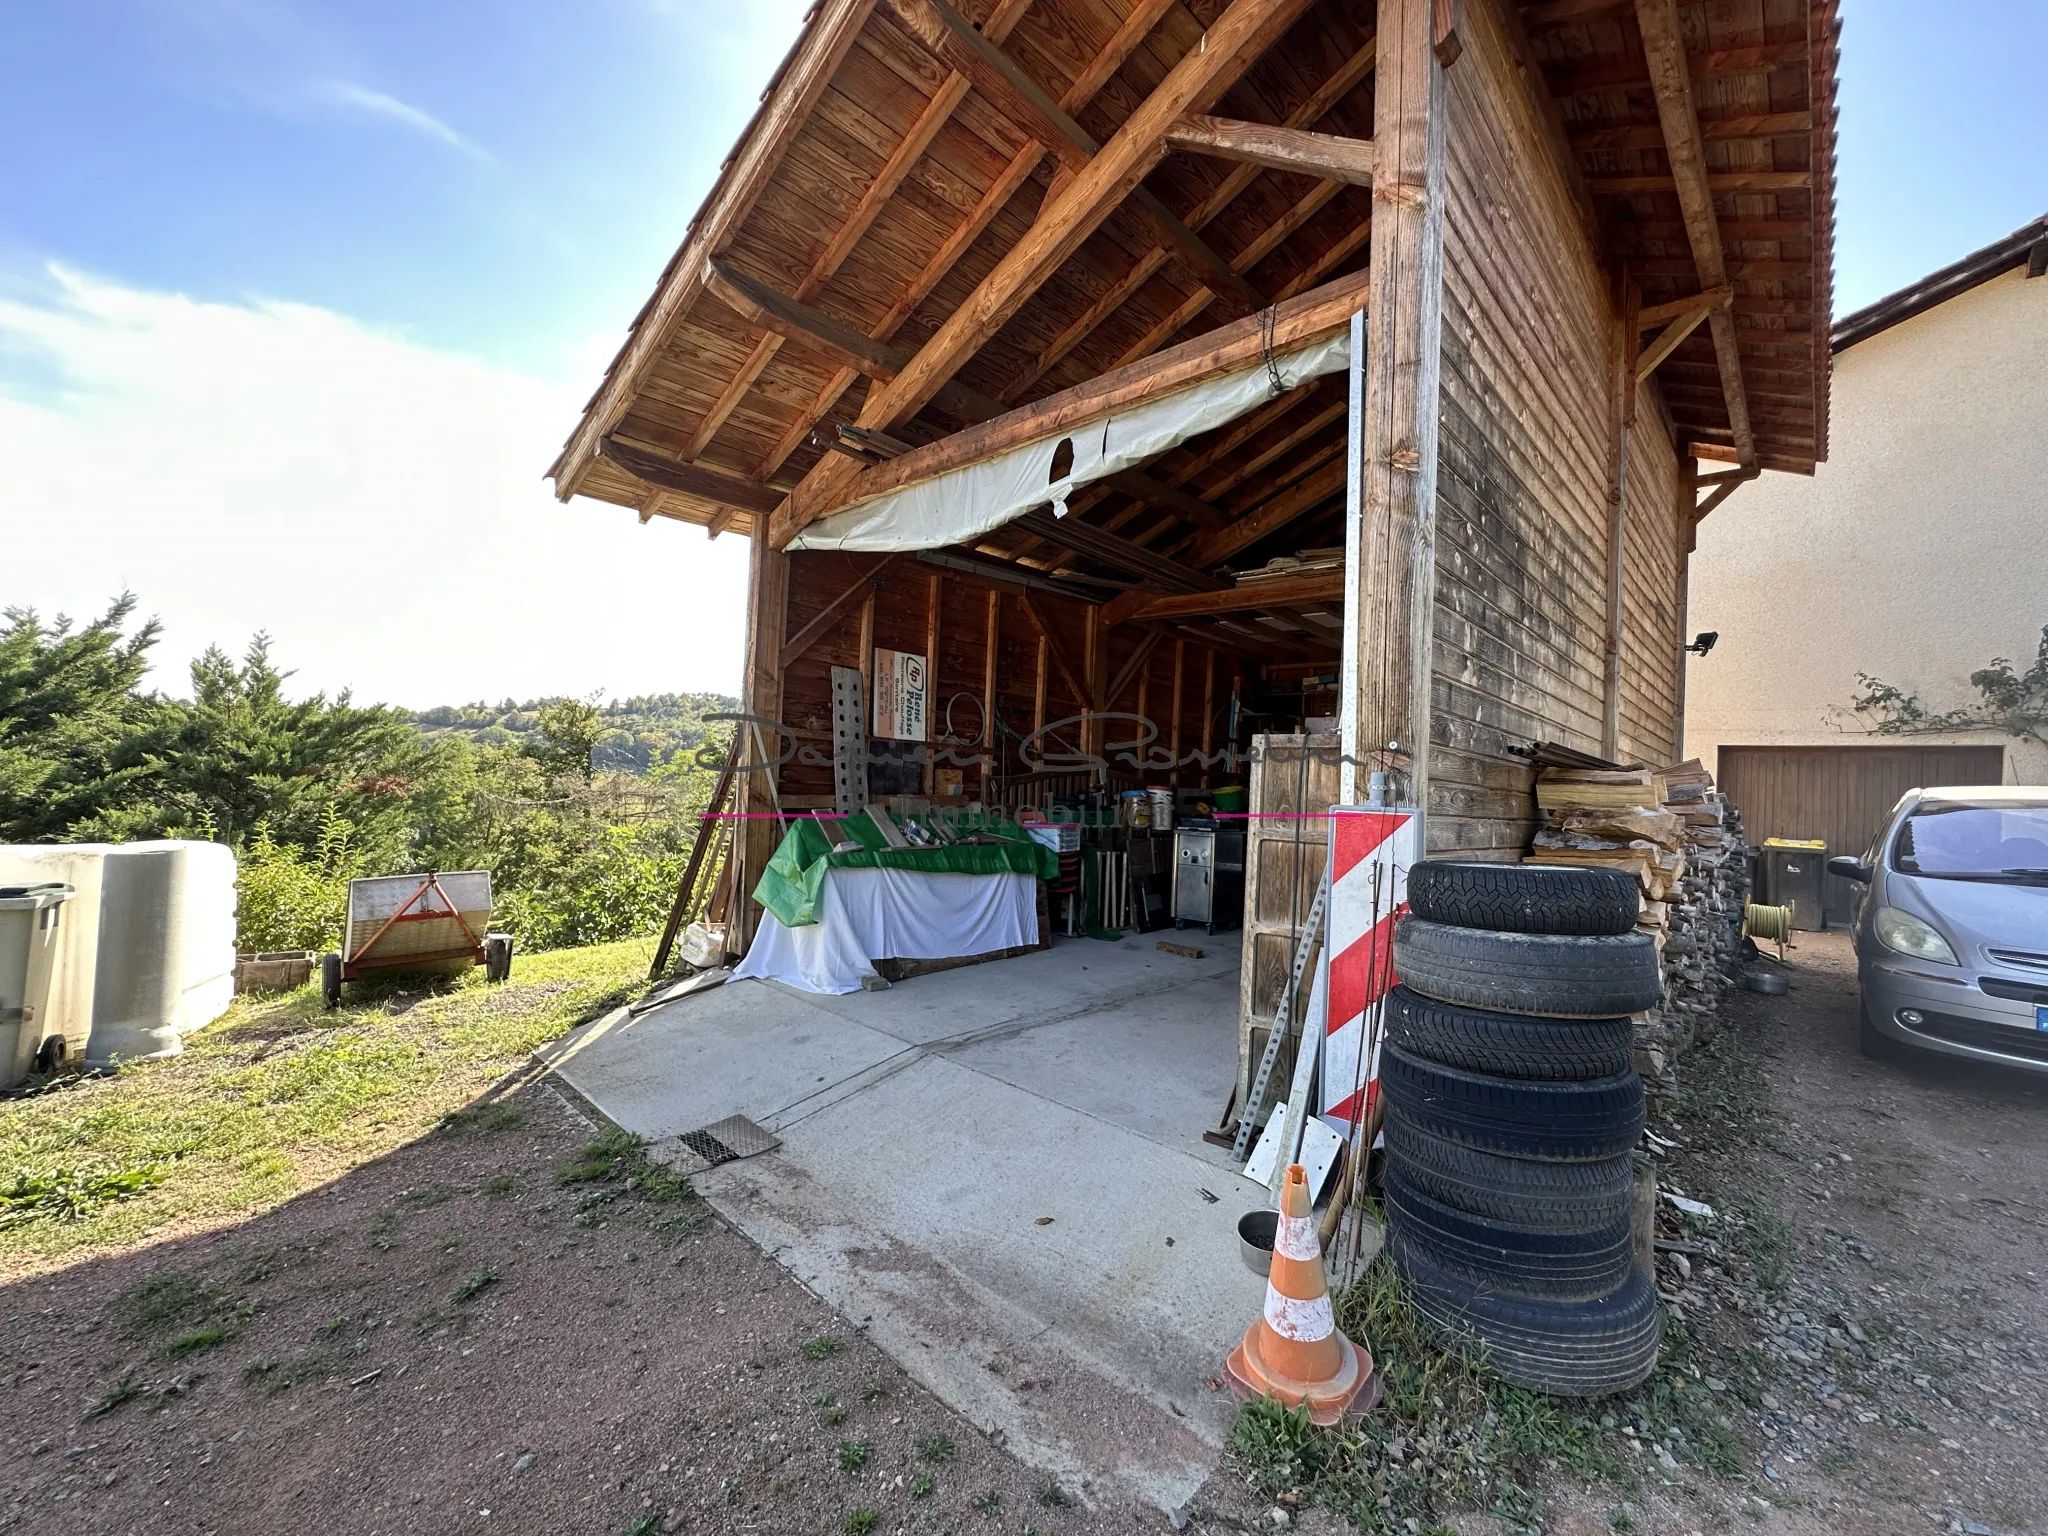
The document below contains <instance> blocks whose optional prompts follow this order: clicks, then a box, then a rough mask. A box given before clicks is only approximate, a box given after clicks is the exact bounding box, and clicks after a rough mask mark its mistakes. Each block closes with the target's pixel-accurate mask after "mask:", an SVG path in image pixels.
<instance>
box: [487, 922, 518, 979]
mask: <svg viewBox="0 0 2048 1536" xmlns="http://www.w3.org/2000/svg"><path fill="white" fill-rule="evenodd" d="M511 979H512V935H511V934H509V933H487V934H485V935H484V980H485V981H510V980H511Z"/></svg>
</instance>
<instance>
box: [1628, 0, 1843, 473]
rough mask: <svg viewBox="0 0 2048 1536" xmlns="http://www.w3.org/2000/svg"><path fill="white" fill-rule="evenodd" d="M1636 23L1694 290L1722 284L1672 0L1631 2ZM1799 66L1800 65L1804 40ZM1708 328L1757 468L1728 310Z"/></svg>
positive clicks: (1746, 458)
mask: <svg viewBox="0 0 2048 1536" xmlns="http://www.w3.org/2000/svg"><path fill="white" fill-rule="evenodd" d="M1636 25H1637V26H1638V27H1639V28H1640V29H1641V30H1642V35H1643V54H1644V59H1645V62H1646V63H1647V65H1648V68H1649V72H1650V81H1651V87H1652V89H1653V90H1654V91H1655V92H1656V96H1657V115H1658V117H1659V119H1660V120H1661V121H1662V123H1663V126H1664V151H1665V154H1666V155H1667V156H1668V157H1669V159H1670V161H1671V180H1672V182H1673V183H1674V184H1675V187H1676V190H1677V194H1678V206H1679V208H1680V209H1681V211H1682V212H1683V214H1684V218H1685V229H1686V235H1687V237H1688V239H1689V240H1690V241H1691V244H1692V256H1693V262H1694V264H1695V265H1696V266H1697V267H1698V269H1699V286H1700V291H1701V292H1702V293H1705V292H1708V291H1710V290H1712V289H1716V288H1723V287H1726V286H1727V284H1728V268H1727V256H1726V253H1725V248H1724V246H1723V244H1722V239H1721V226H1720V222H1719V219H1718V218H1717V216H1716V214H1715V212H1714V201H1713V195H1712V194H1713V190H1714V189H1713V178H1712V177H1711V176H1710V175H1709V174H1708V171H1707V161H1706V154H1705V151H1704V148H1703V146H1702V144H1701V140H1700V124H1699V115H1698V113H1697V112H1696V111H1695V109H1694V107H1693V99H1692V78H1691V75H1690V73H1689V72H1688V67H1687V59H1686V52H1685V38H1684V35H1683V34H1682V33H1681V32H1680V31H1679V28H1678V3H1677V0H1636ZM1798 62H1800V63H1804V62H1805V55H1804V44H1803V43H1802V45H1801V54H1800V57H1799V59H1798ZM1737 190H1739V189H1737ZM1756 190H1759V191H1763V190H1775V189H1773V188H1763V187H1758V188H1756ZM1707 326H1708V328H1709V329H1710V330H1711V331H1712V332H1713V339H1714V355H1715V358H1716V360H1717V361H1718V362H1719V364H1720V367H1721V388H1722V393H1723V395H1724V397H1725V403H1726V405H1727V410H1728V426H1729V431H1730V432H1731V433H1732V434H1733V437H1734V445H1735V453H1736V458H1737V461H1738V462H1739V463H1740V464H1741V465H1742V466H1743V467H1744V468H1745V469H1746V468H1748V467H1750V466H1751V465H1753V464H1755V463H1756V454H1757V449H1756V434H1755V432H1754V430H1753V429H1752V428H1751V425H1750V419H1749V395H1748V392H1747V390H1746V388H1745V387H1744V385H1743V382H1742V349H1741V347H1740V345H1739V344H1738V343H1737V341H1736V338H1735V319H1734V316H1733V315H1731V314H1730V313H1729V311H1728V308H1727V307H1726V306H1723V305H1718V304H1717V305H1715V306H1714V307H1713V309H1712V310H1710V311H1709V312H1708V315H1707Z"/></svg>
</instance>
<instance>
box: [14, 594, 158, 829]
mask: <svg viewBox="0 0 2048 1536" xmlns="http://www.w3.org/2000/svg"><path fill="white" fill-rule="evenodd" d="M134 612H135V598H134V596H133V594H131V593H126V592H124V593H122V594H121V596H119V597H118V598H116V599H115V600H114V601H113V603H111V604H110V605H109V606H108V608H107V611H106V613H105V614H103V615H102V616H101V617H99V618H97V619H95V620H93V622H91V623H90V624H87V625H85V626H84V627H83V628H77V629H74V628H73V626H72V623H71V621H70V620H69V619H67V618H65V617H63V616H62V615H59V616H58V618H57V619H56V621H55V622H54V623H47V624H46V623H44V622H43V620H42V619H41V618H40V617H39V616H38V615H37V614H36V612H35V610H34V609H30V608H9V609H7V610H6V612H5V614H4V619H5V624H4V627H0V842H13V843H22V842H41V841H47V840H50V839H53V838H61V837H64V836H67V835H68V834H69V831H70V828H71V827H72V826H73V825H74V824H75V823H78V822H81V821H89V820H91V819H92V818H94V817H97V816H99V815H102V814H104V813H106V812H108V811H110V810H112V809H113V808H115V807H117V806H120V805H122V804H124V803H126V802H128V801H129V800H130V799H131V798H132V797H133V796H134V795H136V794H137V793H138V791H139V787H140V786H141V784H143V783H144V782H145V781H147V780H148V779H149V778H150V776H151V775H152V773H153V772H154V771H155V770H156V768H157V766H158V765H157V763H156V761H155V759H154V758H153V757H152V755H151V753H150V751H149V742H150V740H151V739H152V738H153V737H154V736H155V735H156V729H157V727H158V726H159V725H160V724H161V721H162V717H163V714H164V711H165V705H164V702H163V700H161V699H159V698H158V697H157V696H156V695H155V694H146V693H143V692H141V691H140V688H141V683H142V679H143V675H144V674H145V673H146V672H147V671H148V670H149V652H150V648H151V647H152V646H154V645H155V644H156V642H157V638H158V636H159V634H160V633H161V632H162V631H161V626H160V625H159V624H158V623H157V621H156V620H154V619H151V620H149V621H148V622H147V623H144V624H142V625H140V626H139V627H137V628H136V630H135V631H134V633H132V634H129V635H125V636H124V634H123V633H122V631H123V630H124V629H125V628H126V627H127V624H128V620H129V619H130V618H131V617H132V616H133V615H134Z"/></svg>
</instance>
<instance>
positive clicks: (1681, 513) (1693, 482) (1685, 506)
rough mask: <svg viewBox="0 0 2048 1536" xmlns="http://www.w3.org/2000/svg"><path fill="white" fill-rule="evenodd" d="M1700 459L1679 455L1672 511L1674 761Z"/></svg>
mask: <svg viewBox="0 0 2048 1536" xmlns="http://www.w3.org/2000/svg"><path fill="white" fill-rule="evenodd" d="M1699 477H1700V461H1699V460H1698V459H1694V458H1682V459H1680V460H1679V461H1678V508H1677V512H1676V514H1675V521H1676V525H1677V534H1678V603H1677V608H1678V634H1677V636H1676V639H1675V642H1674V644H1673V646H1672V657H1673V660H1674V661H1675V662H1676V664H1677V667H1678V676H1677V679H1676V684H1675V686H1674V687H1673V688H1672V690H1671V698H1672V717H1673V718H1672V721H1671V760H1672V761H1673V762H1674V763H1678V762H1683V761H1684V760H1685V756H1686V752H1685V673H1686V659H1685V658H1686V649H1685V648H1686V646H1687V644H1688V643H1689V640H1690V637H1689V636H1687V634H1686V630H1687V628H1688V627H1689V626H1690V621H1691V617H1692V615H1691V612H1690V609H1691V606H1692V546H1693V539H1694V529H1693V503H1694V501H1695V500H1696V499H1697V498H1698V496H1699V490H1698V485H1699Z"/></svg>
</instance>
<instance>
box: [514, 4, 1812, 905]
mask: <svg viewBox="0 0 2048 1536" xmlns="http://www.w3.org/2000/svg"><path fill="white" fill-rule="evenodd" d="M1835 12H1836V6H1835V3H1834V0H1693V3H1685V0H820V3H818V4H817V5H815V6H814V7H813V8H812V10H811V12H810V14H809V15H808V17H807V18H806V20H805V22H804V25H803V30H802V33H801V35H800V37H799V38H798V39H797V41H796V43H795V45H794V47H793V48H792V49H791V50H790V53H789V55H788V57H787V59H786V60H785V62H784V63H783V65H782V67H781V69H780V71H779V73H778V74H777V75H776V76H775V78H774V79H773V80H772V81H770V82H769V83H768V87H767V90H766V92H765V93H764V95H763V97H762V102H761V106H760V109H759V111H758V113H757V114H756V116H755V118H754V120H753V122H752V123H751V124H750V125H749V126H748V128H747V130H746V132H745V133H744V135H743V136H742V137H741V139H740V141H739V143H738V145H737V146H736V147H735V148H734V149H733V151H732V153H731V155H730V157H729V158H728V159H727V160H726V162H725V165H724V168H723V171H722V173H721V175H720V177H719V180H718V182H717V184H716V186H715V187H714V188H713V190H712V192H711V194H710V196H709V197H708V199H707V200H706V201H705V203H704V205H703V207H702V208H701V209H699V210H698V211H697V213H696V214H695V216H694V218H692V219H691V221H690V223H689V226H688V230H687V233H686V234H685V236H684V238H683V241H682V245H681V248H680V249H679V250H678V252H677V253H676V256H675V258H674V260H673V261H672V262H671V263H670V265H669V267H668V269H667V271H666V272H664V273H663V274H662V276H661V279H660V282H659V283H658V285H657V286H656V287H655V290H654V292H653V294H652V295H651V297H650V298H649V299H648V301H647V304H646V306H645V307H644V308H643V309H642V311H641V312H640V314H639V316H638V317H637V318H636V319H635V321H634V323H633V326H632V330H631V333H630V335H629V336H628V338H627V340H626V343H625V345H624V347H623V348H622V350H621V351H620V353H619V355H618V357H617V358H616V360H615V361H614V362H613V363H612V365H611V367H610V369H609V370H608V372H607V373H606V375H605V378H604V380H603V383H602V384H601V385H600V387H599V388H598V390H597V393H596V394H595V395H594V396H593V397H592V399H591V401H590V403H589V405H588V407H587V408H586V409H585V411H584V413H583V416H582V418H581V420H580V421H579V422H578V423H577V424H576V427H575V430H574V433H573V435H572V436H571V437H570V439H569V441H568V444H567V446H566V447H565V448H564V449H563V451H562V454H561V456H560V458H559V459H558V460H557V461H556V463H555V465H554V466H553V469H552V471H551V474H552V478H553V480H554V483H555V486H556V488H557V491H558V493H559V495H560V496H561V497H562V498H564V499H565V500H566V499H568V498H570V497H572V496H582V497H589V498H594V499H596V500H599V501H604V502H609V503H612V504H614V505H617V506H620V507H625V508H630V509H633V510H635V511H637V512H638V513H639V515H640V516H641V518H642V519H643V521H644V520H646V519H649V518H653V517H666V518H674V519H679V520H681V521H684V522H689V523H695V524H699V525H701V526H703V527H704V528H705V529H706V530H707V533H708V535H709V537H711V538H718V537H721V536H724V537H730V538H743V539H747V540H750V541H751V547H752V562H751V572H752V577H751V579H752V597H751V603H750V617H749V620H748V623H749V634H748V637H747V639H748V643H747V669H746V697H747V703H748V707H749V709H750V711H751V712H752V714H754V715H755V716H758V717H761V718H762V719H764V720H769V721H773V722H776V723H778V724H779V725H780V726H781V727H782V728H783V729H784V730H785V731H786V733H787V734H786V736H784V737H783V739H782V740H780V741H774V740H768V739H765V738H764V739H763V740H760V741H755V742H752V743H750V747H749V750H750V751H753V752H755V753H757V754H760V753H765V754H766V755H767V756H770V757H781V756H785V755H786V751H785V749H787V752H788V753H791V754H793V755H788V760H787V761H784V762H782V763H781V764H780V766H778V767H776V768H775V769H774V770H773V771H770V772H758V773H753V774H748V775H744V776H743V784H744V792H743V802H744V803H743V806H742V808H743V809H745V810H748V811H751V812H756V813H775V814H779V815H788V814H791V813H796V812H800V811H804V810H809V809H816V808H829V807H832V806H834V805H835V804H843V803H844V794H845V786H844V785H843V784H839V783H836V782H835V776H834V774H835V770H834V758H833V742H834V705H835V701H834V687H835V683H834V672H835V669H839V672H840V674H841V676H842V678H843V677H844V675H845V674H846V673H858V674H859V675H860V677H861V681H862V686H863V688H864V689H865V690H866V695H867V696H868V697H870V698H871V697H872V695H873V693H874V691H875V690H876V688H877V687H878V685H879V684H884V683H886V682H888V680H887V679H881V678H878V677H877V671H878V658H885V659H886V660H885V663H884V664H885V665H886V666H889V667H895V666H900V665H904V664H905V663H904V662H903V661H902V659H901V658H904V657H908V658H910V661H911V662H914V663H916V664H917V665H919V666H921V667H923V669H924V670H925V673H926V674H927V675H925V676H923V677H922V678H921V679H920V682H921V686H922V692H921V694H920V696H919V699H918V702H919V704H920V705H921V712H922V715H923V719H922V720H920V721H918V722H916V724H915V729H911V728H908V727H905V728H902V729H900V730H899V731H898V732H897V736H896V739H898V740H899V741H900V740H906V739H907V740H910V741H913V742H921V743H923V744H924V745H926V746H928V747H929V748H931V749H932V752H933V753H935V754H936V755H937V759H938V760H937V761H936V762H933V761H929V760H925V761H921V762H917V763H914V764H905V765H902V766H900V767H895V768H890V766H889V765H887V764H886V763H885V764H880V765H874V766H871V768H870V772H871V773H873V772H879V771H883V770H884V769H888V770H889V771H890V772H893V774H894V777H893V778H891V779H889V780H888V782H886V783H884V782H883V781H882V780H880V779H876V780H871V781H870V784H869V785H868V786H864V787H866V788H871V789H874V790H875V792H876V793H880V792H883V791H884V790H886V791H888V792H892V793H911V794H917V795H922V796H927V797H933V798H936V799H945V798H947V797H949V796H958V797H959V798H961V799H962V800H965V801H970V802H971V801H980V802H982V803H984V804H987V805H991V806H1003V807H1008V808H1012V809H1021V808H1025V807H1030V806H1035V805H1040V804H1043V803H1046V802H1048V801H1053V800H1059V799H1062V798H1072V797H1075V796H1086V795H1090V794H1093V795H1096V796H1099V797H1108V796H1114V795H1116V794H1117V793H1119V792H1120V791H1123V790H1126V789H1129V788H1133V787H1142V786H1144V785H1147V784H1162V783H1165V784H1172V785H1176V786H1178V787H1180V788H1182V789H1188V788H1195V787H1208V788H1211V789H1214V788H1218V787H1221V786H1223V785H1225V784H1227V783H1232V782H1242V780H1243V778H1244V769H1243V753H1244V751H1245V749H1246V748H1247V747H1248V745H1249V743H1250V742H1251V740H1252V738H1253V737H1254V736H1258V735H1276V734H1278V735H1286V734H1290V733H1304V732H1305V733H1310V734H1313V733H1315V732H1318V731H1320V730H1325V729H1328V730H1332V731H1335V732H1336V733H1338V735H1339V738H1340V741H1341V745H1342V748H1343V752H1344V758H1345V762H1346V769H1345V773H1344V776H1343V783H1342V786H1341V788H1340V790H1339V791H1338V792H1339V794H1340V795H1341V797H1342V798H1344V799H1346V800H1347V801H1357V800H1361V799H1363V798H1364V796H1365V793H1366V785H1367V779H1366V776H1367V775H1368V774H1372V773H1384V774H1386V775H1387V776H1388V777H1387V778H1386V779H1384V780H1382V781H1380V782H1381V783H1383V784H1384V785H1385V786H1386V788H1387V792H1388V794H1389V795H1390V796H1392V797H1393V798H1395V799H1397V800H1402V801H1404V802H1407V803H1419V804H1422V805H1423V806H1424V807H1425V808H1426V826H1427V841H1428V846H1429V847H1430V848H1431V849H1433V850H1436V851H1439V852H1445V853H1450V854H1453V855H1454V856H1469V857H1488V856H1495V857H1507V858H1514V857H1518V856H1520V855H1521V853H1522V852H1523V851H1524V850H1525V849H1526V847H1527V843H1528V837H1529V833H1530V831H1531V830H1532V828H1533V826H1534V824H1535V811H1534V806H1533V801H1532V797H1531V782H1532V771H1531V768H1530V766H1529V763H1528V761H1527V758H1526V756H1525V755H1519V754H1526V752H1527V750H1528V748H1529V747H1530V745H1531V743H1533V742H1537V741H1550V742H1558V743H1564V744H1567V745H1571V746H1574V747H1577V748H1580V749H1582V750H1584V751H1586V752H1589V753H1595V754H1599V755H1602V756H1606V757H1611V758H1618V759H1623V760H1628V761H1632V762H1633V761H1640V762H1650V763H1659V764H1661V763H1668V762H1670V761H1672V760H1673V759H1675V758H1676V757H1677V756H1678V743H1679V734H1680V727H1681V719H1682V712H1683V708H1684V701H1683V688H1682V679H1683V675H1684V674H1683V666H1682V662H1683V654H1682V652H1683V646H1684V643H1685V640H1686V567H1687V556H1688V552H1689V550H1690V549H1691V548H1692V545H1693V532H1694V525H1695V523H1696V522H1697V520H1698V519H1699V518H1700V517H1701V516H1703V515H1705V514H1706V513H1707V512H1708V511H1709V510H1711V509H1712V507H1713V506H1715V505H1716V504H1717V503H1718V502H1719V501H1720V500H1721V499H1723V498H1724V497H1726V496H1727V495H1728V494H1729V493H1730V492H1731V491H1732V490H1734V489H1735V488H1736V487H1737V486H1738V485H1740V484H1741V483H1742V482H1743V481H1745V480H1748V479H1752V478H1754V477H1756V476H1757V475H1758V474H1759V473H1761V472H1764V471H1783V472H1788V473H1792V474H1810V473H1811V472H1812V471H1813V468H1814V465H1815V464H1816V462H1817V461H1819V460H1821V459H1823V458H1825V456H1826V453H1827V442H1828V357H1829V353H1828V315H1829V307H1830V294H1829V282H1830V260H1831V251H1832V237H1833V208H1832V199H1833V177H1834V120H1835V117H1834V114H1835V107H1834V98H1835V71H1836V35H1837V19H1836V14H1835ZM680 213H681V210H678V214H679V217H680ZM841 686H842V687H843V686H844V684H843V683H842V684H841ZM862 707H863V708H865V706H862ZM1126 717H1137V718H1138V720H1142V721H1148V722H1150V723H1151V724H1150V726H1149V727H1148V726H1143V725H1138V724H1137V723H1136V722H1135V721H1134V720H1132V719H1129V718H1126ZM862 724H863V729H864V732H865V728H866V721H865V718H863V722H862ZM866 733H867V734H874V733H872V732H866ZM771 734H772V733H771ZM1134 742H1136V743H1141V745H1136V746H1134V745H1132V744H1133V743H1134ZM865 745H867V746H869V747H871V748H872V750H873V751H875V752H876V753H883V754H885V753H886V752H887V750H888V749H887V747H886V746H885V745H884V744H883V743H882V742H881V741H880V740H875V741H871V742H868V743H865ZM804 748H809V749H810V750H808V751H805V750H802V749H804ZM1518 749H1519V753H1518ZM931 755H932V754H926V757H927V758H929V756H931ZM1095 759H1100V760H1101V762H1100V764H1099V765H1097V764H1096V763H1095V761H1094V760H1095ZM745 826H746V827H747V829H748V831H747V834H746V835H745V836H744V837H743V838H741V840H740V841H741V844H742V848H741V854H742V858H741V860H740V864H741V873H740V878H739V882H738V884H737V886H736V887H735V888H736V889H737V890H738V891H739V892H742V893H744V892H745V891H747V890H750V889H751V888H752V887H753V883H754V880H755V879H756V877H757V876H758V873H759V871H760V870H761V869H762V868H763V867H764V864H765V861H766V858H767V856H768V854H769V853H770V852H771V851H772V850H773V848H774V846H775V844H776V841H777V840H778V839H779V837H780V835H781V829H780V827H779V826H778V825H777V823H776V822H775V821H774V820H772V819H765V818H764V819H760V820H755V821H750V822H747V823H745ZM734 915H735V918H736V920H737V921H738V923H739V925H740V928H741V930H742V932H744V931H745V930H746V928H747V927H748V923H749V919H748V918H747V917H746V916H745V915H744V912H743V911H736V912H735V914H734Z"/></svg>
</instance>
